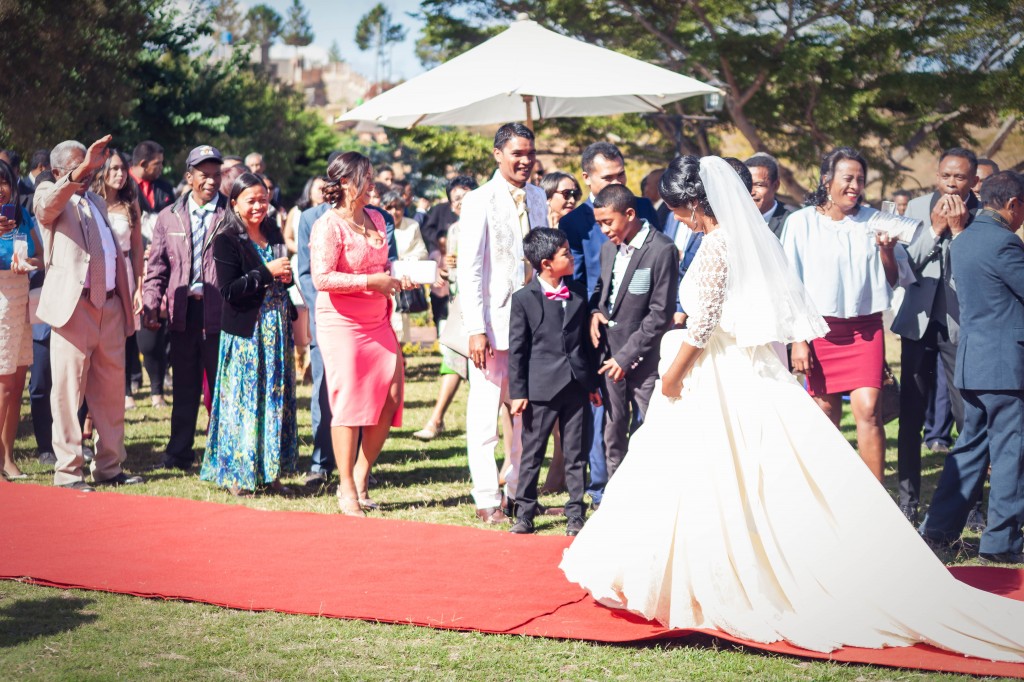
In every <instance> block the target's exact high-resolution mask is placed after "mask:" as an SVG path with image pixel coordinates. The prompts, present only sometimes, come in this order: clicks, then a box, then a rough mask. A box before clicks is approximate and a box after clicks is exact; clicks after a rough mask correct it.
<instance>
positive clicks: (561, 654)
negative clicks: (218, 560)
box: [0, 351, 969, 682]
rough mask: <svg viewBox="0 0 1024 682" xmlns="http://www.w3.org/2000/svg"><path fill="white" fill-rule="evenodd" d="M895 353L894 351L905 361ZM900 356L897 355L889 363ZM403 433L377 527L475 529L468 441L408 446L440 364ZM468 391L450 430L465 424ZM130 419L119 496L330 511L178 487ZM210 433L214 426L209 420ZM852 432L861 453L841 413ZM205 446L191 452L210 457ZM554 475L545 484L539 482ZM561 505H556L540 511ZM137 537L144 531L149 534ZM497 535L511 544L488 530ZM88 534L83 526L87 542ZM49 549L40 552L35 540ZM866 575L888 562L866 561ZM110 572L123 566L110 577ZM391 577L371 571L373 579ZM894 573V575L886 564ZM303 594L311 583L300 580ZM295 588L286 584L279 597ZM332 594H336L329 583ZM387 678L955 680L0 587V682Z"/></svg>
mask: <svg viewBox="0 0 1024 682" xmlns="http://www.w3.org/2000/svg"><path fill="white" fill-rule="evenodd" d="M897 354H898V353H897ZM892 355H893V353H892V351H890V356H892ZM408 365H409V366H408V370H407V378H408V383H407V389H406V403H405V405H406V410H405V420H404V425H403V426H402V427H401V428H399V429H395V430H394V431H393V432H392V438H391V439H390V440H389V441H388V443H387V445H386V446H385V450H384V452H383V454H382V455H381V458H380V461H379V462H378V466H377V467H376V468H375V475H376V477H377V479H378V482H379V483H378V486H377V487H376V488H374V490H373V497H374V498H375V499H376V500H377V501H378V502H379V503H380V504H381V511H379V512H377V515H379V516H383V517H385V518H395V519H407V520H414V521H423V522H427V523H445V524H456V525H474V526H476V525H478V523H477V521H476V517H475V513H474V507H473V504H472V501H471V499H470V497H469V490H470V482H469V473H468V469H467V465H466V455H465V438H464V437H463V436H462V434H461V433H446V434H444V436H443V437H440V438H438V439H436V440H435V441H433V442H431V443H429V444H424V443H420V442H419V441H416V440H414V439H413V438H412V437H411V434H412V432H413V431H416V430H417V429H419V428H420V427H421V426H422V425H423V422H424V421H425V419H426V418H427V415H428V414H429V411H430V409H431V407H432V406H433V402H434V398H435V396H436V391H437V384H436V376H437V368H438V358H436V357H415V358H410V359H409V361H408ZM466 392H467V389H466V387H465V386H463V387H462V388H461V389H460V391H459V395H458V397H457V398H456V402H455V404H454V405H453V407H452V409H451V410H450V412H449V415H448V417H447V418H446V422H447V423H448V424H462V423H463V422H464V420H465V409H466ZM299 395H300V406H301V407H302V408H303V409H301V410H300V413H299V420H300V422H299V429H300V443H301V455H302V456H301V458H300V460H299V469H300V473H299V474H297V475H296V476H295V477H293V478H289V479H286V480H285V482H286V483H288V484H293V485H294V486H297V487H301V483H302V474H301V472H304V471H306V470H308V468H309V453H310V447H311V446H310V421H309V411H308V409H306V408H308V404H309V396H310V390H309V388H308V387H300V389H299ZM138 402H139V405H140V408H139V409H136V410H134V411H131V412H129V413H128V416H127V420H128V425H127V439H128V442H127V447H128V463H127V468H128V469H129V470H130V471H131V472H132V473H140V474H142V475H144V476H146V477H147V479H148V483H147V485H144V486H137V487H134V488H129V489H124V490H121V491H119V493H118V494H134V495H164V496H176V497H184V498H189V499H195V500H205V501H211V502H219V503H225V504H244V505H247V506H251V507H255V508H260V509H281V510H288V509H290V510H302V511H316V512H321V513H324V514H334V513H337V506H336V502H335V498H334V496H333V492H334V487H333V485H332V486H331V487H330V489H328V490H326V491H325V490H322V489H321V490H318V491H309V492H306V493H304V494H302V495H300V496H298V497H295V498H291V499H288V498H282V497H275V496H269V495H258V496H256V497H253V498H234V497H232V496H231V495H230V494H229V493H227V492H225V491H222V490H218V489H216V488H214V487H213V486H212V485H210V484H207V483H204V482H201V481H199V480H198V478H197V475H196V473H195V471H193V472H192V473H190V474H184V473H181V472H177V471H168V470H166V469H160V468H159V466H160V464H159V463H160V451H161V449H162V447H163V445H164V444H165V443H166V440H167V437H168V430H169V418H170V410H169V409H160V410H158V409H153V408H150V407H149V398H148V395H147V394H145V393H143V395H142V396H141V399H139V400H138ZM200 421H201V426H205V412H203V413H202V416H201V417H200ZM843 430H844V433H845V435H846V436H847V438H850V439H851V440H852V439H853V437H854V435H853V426H852V422H851V420H850V418H849V416H848V415H847V417H846V419H845V420H844V427H843ZM887 435H888V460H889V470H888V472H887V474H888V475H889V478H890V480H889V481H888V483H889V484H890V486H889V487H890V489H891V488H892V487H893V485H894V478H895V468H894V467H895V456H896V452H895V447H896V423H895V422H893V423H892V424H890V425H889V426H888V427H887ZM203 445H204V439H203V438H202V437H200V438H197V440H196V447H197V448H200V449H201V448H202V447H203ZM16 447H17V450H18V454H19V464H20V465H21V467H22V469H23V470H24V471H26V472H27V473H30V474H32V479H31V483H32V484H37V485H47V484H49V483H50V482H51V476H50V474H49V472H47V471H44V469H43V468H42V467H41V466H40V465H39V464H38V463H37V462H36V461H35V459H34V457H33V455H34V441H33V440H32V435H31V427H30V423H29V420H28V408H27V403H26V406H25V409H24V410H23V421H22V424H21V429H20V431H19V439H18V442H17V446H16ZM924 459H925V461H924V464H923V466H924V476H925V491H924V496H923V497H924V499H925V500H928V499H930V497H931V490H932V488H933V487H934V484H935V482H936V479H937V477H938V473H939V470H940V468H941V466H942V457H941V456H936V455H928V454H926V456H925V458H924ZM544 473H545V472H542V477H543V475H544ZM544 501H545V502H547V503H549V504H557V503H559V501H560V498H559V497H558V496H553V497H549V498H546V499H545V500H544ZM538 528H539V531H540V532H541V533H558V534H561V533H563V532H564V519H561V518H559V517H546V518H542V519H540V520H539V526H538ZM139 532H145V529H144V528H140V529H139ZM494 532H502V531H501V530H495V531H494ZM88 533H89V529H88V528H87V527H83V528H82V541H83V542H88ZM40 542H45V538H41V539H40ZM864 560H865V561H880V560H884V559H881V558H879V557H865V558H864ZM111 568H112V570H116V567H111ZM386 570H388V567H387V566H367V567H366V574H367V579H368V580H372V577H373V574H374V573H375V572H377V571H386ZM892 570H894V571H896V570H899V567H897V566H893V567H892ZM294 580H295V581H296V582H299V581H302V580H303V576H301V575H296V576H294ZM281 587H282V589H287V588H288V586H287V585H282V586H281ZM324 589H330V586H329V585H325V586H324ZM114 678H120V679H129V680H135V679H167V680H191V679H203V680H205V679H217V680H220V679H259V680H264V679H266V680H277V679H302V680H305V679H324V678H333V679H373V680H377V679H381V680H419V679H451V680H466V679H468V680H521V679H544V680H548V679H554V680H563V679H564V680H585V679H586V680H606V679H621V680H634V679H643V680H646V679H658V680H774V679H786V680H789V679H799V680H851V681H855V682H858V681H861V680H924V679H929V680H931V679H934V680H953V679H969V678H965V677H962V676H958V675H936V674H925V673H916V672H907V671H901V670H892V669H886V668H872V667H865V666H856V665H845V664H832V663H822V662H808V661H802V660H800V659H796V658H790V657H783V656H774V655H768V654H763V653H759V652H757V651H755V650H750V649H746V648H743V647H737V646H733V645H731V644H729V643H727V642H723V641H720V640H717V639H714V638H710V637H697V638H691V639H688V640H686V641H685V643H683V642H662V643H654V644H642V645H603V644H592V643H588V642H577V641H557V640H548V639H539V638H529V637H518V636H514V637H513V636H499V635H482V634H477V633H457V632H449V631H442V630H433V629H429V628H420V627H411V626H399V625H384V624H379V623H367V622H362V621H344V620H336V619H328V618H317V617H311V616H291V615H284V614H277V613H253V612H245V611H234V610H229V609H222V608H217V607H213V606H207V605H203V604H193V603H184V602H173V601H171V602H168V601H159V600H146V599H140V598H135V597H127V596H121V595H112V594H104V593H100V592H83V591H75V590H57V589H48V588H43V587H36V586H32V585H25V584H20V583H16V582H0V680H57V679H61V680H63V679H71V680H107V679H114Z"/></svg>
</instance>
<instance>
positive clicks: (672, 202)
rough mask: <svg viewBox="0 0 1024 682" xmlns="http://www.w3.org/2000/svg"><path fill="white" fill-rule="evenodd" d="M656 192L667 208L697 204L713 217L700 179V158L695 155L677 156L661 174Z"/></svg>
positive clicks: (689, 206) (688, 206) (713, 214)
mask: <svg viewBox="0 0 1024 682" xmlns="http://www.w3.org/2000/svg"><path fill="white" fill-rule="evenodd" d="M658 193H659V194H661V198H662V199H664V200H665V203H666V204H668V206H669V208H671V209H673V210H675V209H677V208H691V207H692V206H693V205H694V204H699V205H700V207H701V209H702V210H703V211H704V214H705V215H707V216H708V217H709V218H714V217H715V212H714V211H713V210H711V202H710V201H708V194H707V192H706V191H705V189H704V183H703V182H702V181H701V179H700V159H699V158H697V157H696V156H689V155H688V156H677V157H676V158H674V159H672V163H670V164H669V165H668V170H666V171H665V172H664V174H662V176H661V182H660V183H658Z"/></svg>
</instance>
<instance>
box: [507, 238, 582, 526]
mask: <svg viewBox="0 0 1024 682" xmlns="http://www.w3.org/2000/svg"><path fill="white" fill-rule="evenodd" d="M523 253H524V254H525V255H526V259H527V260H528V261H530V265H532V266H533V269H534V271H535V272H536V273H537V276H536V277H534V278H533V279H532V280H531V281H530V283H529V284H527V285H526V286H525V287H523V288H522V289H520V290H519V291H517V292H515V293H514V294H512V311H511V323H510V325H509V339H508V371H509V381H508V389H509V398H510V399H511V401H512V414H513V416H514V415H518V414H522V415H523V455H522V463H521V468H520V473H519V488H518V490H516V491H515V494H516V499H515V508H516V522H515V524H514V525H513V526H512V529H511V530H512V532H513V533H532V532H533V517H534V516H535V515H536V514H537V513H538V504H537V482H538V479H539V477H540V466H541V464H542V463H543V461H544V452H545V451H546V450H547V445H548V437H549V436H550V435H551V431H552V428H553V427H554V424H555V420H558V424H559V429H560V433H561V435H562V452H563V454H564V457H565V484H566V486H567V487H568V489H569V502H568V504H566V505H565V516H566V518H567V519H568V521H567V523H566V528H565V534H566V535H576V534H577V533H579V532H580V530H582V528H583V524H584V507H583V492H584V488H585V485H586V481H585V477H586V463H587V456H588V454H587V452H585V451H584V443H586V442H588V440H587V439H585V438H584V435H585V429H588V428H592V427H591V416H590V415H591V412H590V408H589V406H588V405H587V402H588V399H589V400H590V401H592V402H593V403H594V404H595V405H600V404H601V402H600V401H601V398H600V396H599V394H598V392H597V386H596V383H597V382H596V377H597V374H596V366H595V358H594V349H593V347H592V346H591V344H590V340H589V338H588V336H589V310H588V309H587V289H586V285H585V284H583V283H581V282H576V281H574V280H573V279H572V273H573V257H572V254H571V253H570V252H569V242H568V241H567V240H566V236H565V233H564V232H562V231H561V230H553V229H550V228H539V229H535V230H531V231H530V233H529V234H527V235H526V237H525V238H524V239H523Z"/></svg>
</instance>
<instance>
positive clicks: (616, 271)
mask: <svg viewBox="0 0 1024 682" xmlns="http://www.w3.org/2000/svg"><path fill="white" fill-rule="evenodd" d="M641 224H642V225H643V227H641V228H640V231H639V232H637V233H636V235H634V236H633V238H632V239H630V240H629V243H628V244H620V245H619V250H618V251H617V252H616V254H615V264H614V265H612V284H611V291H609V292H608V312H611V310H612V308H614V307H615V295H616V294H618V292H619V282H621V281H622V278H623V277H625V276H626V269H627V268H628V267H629V260H630V259H631V258H632V257H633V252H634V251H636V250H637V249H639V248H640V247H641V246H643V244H644V241H645V240H646V239H647V233H648V232H650V231H651V226H650V224H648V223H647V221H646V220H645V221H643V222H642V223H641Z"/></svg>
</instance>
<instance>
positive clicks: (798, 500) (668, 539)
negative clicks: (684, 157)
mask: <svg viewBox="0 0 1024 682" xmlns="http://www.w3.org/2000/svg"><path fill="white" fill-rule="evenodd" d="M722 232H723V231H722V230H721V229H719V230H716V231H714V232H711V233H709V234H708V235H707V236H706V237H705V238H704V242H703V244H702V246H701V249H700V251H699V252H698V254H697V258H696V261H697V262H695V263H694V265H693V267H691V268H690V270H689V273H688V275H687V277H686V278H685V279H684V281H683V283H682V285H681V287H680V288H681V296H682V301H683V305H684V307H685V309H686V310H687V311H691V314H690V318H689V320H690V329H688V330H681V331H671V332H669V333H667V334H666V335H665V338H664V341H663V342H662V349H661V358H662V361H661V373H664V371H665V369H666V368H667V367H668V366H669V364H671V362H672V360H673V359H674V358H675V356H676V352H677V351H678V349H679V347H680V344H681V343H683V342H684V339H688V340H690V341H691V344H692V345H696V346H703V347H704V352H703V353H702V354H701V355H700V357H699V358H698V359H697V362H696V365H695V366H694V367H693V370H692V371H691V372H690V373H689V375H687V376H686V378H685V379H684V382H683V394H682V397H681V398H680V399H678V400H676V401H670V400H668V399H667V398H665V397H664V396H663V395H662V394H661V385H660V382H659V384H658V386H657V387H656V388H655V392H654V396H653V398H652V400H651V403H650V408H649V410H648V412H647V415H646V418H645V420H644V424H643V426H642V427H641V428H640V429H639V430H638V431H637V432H636V434H635V435H634V436H633V437H632V440H631V441H630V446H629V454H628V455H627V456H626V458H625V460H624V461H623V463H622V465H621V466H620V467H619V469H618V471H617V472H616V473H615V476H614V477H613V478H612V480H611V481H610V482H609V484H608V487H607V489H606V492H605V496H604V499H603V501H602V504H601V508H600V510H598V511H597V512H596V513H595V514H594V515H593V517H592V518H591V519H590V520H589V521H588V522H587V524H586V526H585V527H584V529H583V531H582V532H581V533H580V534H579V535H578V536H577V537H576V539H575V540H574V542H573V544H572V545H571V546H570V547H569V548H568V549H567V550H566V551H565V555H564V557H563V559H562V563H561V568H562V570H563V571H564V572H565V575H566V576H567V577H568V579H569V580H570V581H572V582H575V583H579V584H580V585H581V586H583V587H584V588H585V589H586V590H587V591H589V592H590V593H591V594H592V595H593V596H594V598H595V599H596V600H597V601H599V602H600V603H601V604H604V605H605V606H609V607H612V608H619V609H627V610H629V611H632V612H634V613H637V614H639V615H641V616H643V617H645V618H648V619H651V620H655V621H658V622H659V623H661V624H663V625H665V626H667V627H671V628H717V629H719V630H723V631H725V632H727V633H730V634H732V635H735V636H738V637H742V638H744V639H748V640H752V641H756V642H765V643H767V642H775V641H779V640H785V641H787V642H790V643H791V644H794V645H796V646H799V647H802V648H805V649H810V650H813V651H824V652H827V651H832V650H834V649H837V648H839V647H842V646H845V645H849V646H857V647H868V648H880V647H886V646H904V645H910V644H914V643H917V642H927V643H929V644H933V645H935V646H938V647H941V648H943V649H949V650H952V651H956V652H960V653H963V654H967V655H971V656H977V657H980V658H986V659H992V660H1004V661H1024V603H1022V602H1016V601H1013V600H1011V599H1007V598H1003V597H998V596H995V595H992V594H989V593H986V592H983V591H980V590H977V589H974V588H972V587H969V586H967V585H965V584H963V583H961V582H959V581H957V580H956V579H955V578H953V577H952V576H951V575H950V573H949V572H948V571H947V570H946V568H945V567H944V566H943V565H942V563H941V562H940V561H939V560H938V559H937V558H936V557H935V555H934V554H933V553H932V551H931V550H930V549H929V548H928V547H927V546H926V545H925V543H924V542H923V541H922V540H921V538H920V537H919V536H918V534H917V532H916V531H915V529H914V528H913V527H912V526H911V525H910V524H909V523H907V520H906V519H905V518H904V517H903V515H902V514H901V513H900V511H899V509H898V508H897V506H896V504H895V503H894V502H893V501H892V499H891V498H890V497H889V495H888V494H887V493H886V491H885V489H884V488H883V487H882V486H881V485H879V483H878V482H877V481H876V480H875V478H874V477H873V476H872V475H871V474H870V473H869V471H868V469H867V467H866V466H864V464H863V463H862V462H861V460H860V458H859V457H858V455H857V453H856V452H855V451H854V450H853V448H851V447H850V445H849V443H847V441H846V439H845V438H844V437H843V436H842V435H841V434H840V433H839V431H837V430H836V428H835V427H834V426H833V425H832V423H831V422H830V421H829V420H828V419H827V418H826V417H825V415H824V414H823V413H822V411H821V410H820V409H819V408H818V407H817V405H816V404H815V403H814V402H813V400H812V399H811V398H810V397H809V396H808V395H807V393H806V392H805V391H804V389H803V388H802V387H801V386H800V385H799V384H798V383H797V381H796V380H795V379H794V378H793V377H792V375H790V374H789V372H788V371H787V368H786V367H785V366H784V364H783V361H782V360H781V359H780V357H779V355H778V348H779V346H775V347H773V346H770V345H765V346H760V347H754V348H743V347H739V346H737V345H736V342H735V338H734V337H733V336H732V335H731V334H730V332H729V329H730V326H731V324H730V304H729V301H728V300H727V297H726V289H727V287H726V284H727V281H728V272H727V270H728V262H727V260H726V249H727V244H728V239H727V238H726V237H724V236H723V235H722Z"/></svg>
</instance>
